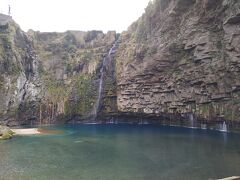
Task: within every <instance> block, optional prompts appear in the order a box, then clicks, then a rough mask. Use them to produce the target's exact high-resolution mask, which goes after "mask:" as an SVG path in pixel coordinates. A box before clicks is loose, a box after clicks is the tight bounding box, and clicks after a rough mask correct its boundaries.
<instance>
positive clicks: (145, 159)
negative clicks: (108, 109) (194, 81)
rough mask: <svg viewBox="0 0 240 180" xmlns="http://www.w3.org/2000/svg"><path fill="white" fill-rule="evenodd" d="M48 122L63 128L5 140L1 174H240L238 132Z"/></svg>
mask: <svg viewBox="0 0 240 180" xmlns="http://www.w3.org/2000/svg"><path fill="white" fill-rule="evenodd" d="M45 128H46V129H48V130H55V131H54V132H58V133H54V134H49V135H33V136H18V137H15V138H13V139H12V140H10V141H1V142H0V179H4V180H8V179H23V180H28V179H29V180H32V179H36V180H39V179H41V180H46V179H49V180H55V179H56V180H59V179H66V180H76V179H81V180H95V179H96V180H160V179H171V180H175V179H180V180H187V179H191V180H192V179H194V180H198V179H199V180H200V179H201V180H202V179H217V178H223V177H227V176H233V175H240V135H237V134H228V133H221V132H215V131H207V130H196V129H186V128H180V127H166V126H160V125H159V126H158V125H114V124H113V125H77V126H73V125H66V126H51V127H45ZM56 130H57V131H56Z"/></svg>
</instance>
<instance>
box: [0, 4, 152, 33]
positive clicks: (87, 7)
mask: <svg viewBox="0 0 240 180" xmlns="http://www.w3.org/2000/svg"><path fill="white" fill-rule="evenodd" d="M148 2H149V0H0V12H1V13H7V12H8V4H10V5H11V12H12V16H13V19H14V20H15V21H16V22H17V23H18V24H19V25H20V26H21V28H22V29H23V30H24V31H27V30H28V29H33V30H39V31H44V32H50V31H58V32H63V31H66V30H83V31H86V30H103V31H104V32H106V31H107V30H117V31H118V32H121V31H123V30H126V29H127V27H128V26H129V25H130V24H131V23H132V22H134V21H135V20H137V19H138V17H140V16H141V15H142V13H143V12H144V9H145V8H146V6H147V4H148Z"/></svg>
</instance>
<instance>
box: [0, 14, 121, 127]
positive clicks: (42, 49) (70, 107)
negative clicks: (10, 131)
mask: <svg viewBox="0 0 240 180" xmlns="http://www.w3.org/2000/svg"><path fill="white" fill-rule="evenodd" d="M0 22H1V24H0V43H1V47H0V72H1V74H0V79H1V81H0V94H1V97H0V117H1V123H2V124H7V125H24V124H50V123H57V122H59V121H61V120H62V122H65V121H66V120H72V119H75V120H76V121H77V120H81V119H84V118H86V117H88V118H89V117H91V115H92V109H93V107H94V105H95V102H96V98H97V90H98V83H99V73H100V68H101V66H102V61H103V57H104V56H107V54H108V51H109V49H110V48H111V47H112V44H114V42H115V41H116V38H117V34H116V33H115V32H108V33H107V34H104V33H103V32H102V31H89V32H81V31H67V32H64V33H41V32H34V31H32V30H30V31H29V32H27V33H25V32H23V31H22V30H21V29H20V27H19V26H18V25H17V24H16V23H15V22H14V21H13V20H12V19H11V17H9V16H6V15H2V14H1V15H0ZM106 105H107V104H106Z"/></svg>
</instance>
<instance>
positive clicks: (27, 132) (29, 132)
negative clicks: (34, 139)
mask: <svg viewBox="0 0 240 180" xmlns="http://www.w3.org/2000/svg"><path fill="white" fill-rule="evenodd" d="M12 131H13V132H14V133H15V134H16V135H33V134H41V132H40V131H39V130H38V128H29V129H12Z"/></svg>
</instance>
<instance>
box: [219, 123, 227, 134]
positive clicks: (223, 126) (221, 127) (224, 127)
mask: <svg viewBox="0 0 240 180" xmlns="http://www.w3.org/2000/svg"><path fill="white" fill-rule="evenodd" d="M220 131H222V132H227V124H226V122H225V121H224V122H223V123H222V124H221V125H220Z"/></svg>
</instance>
